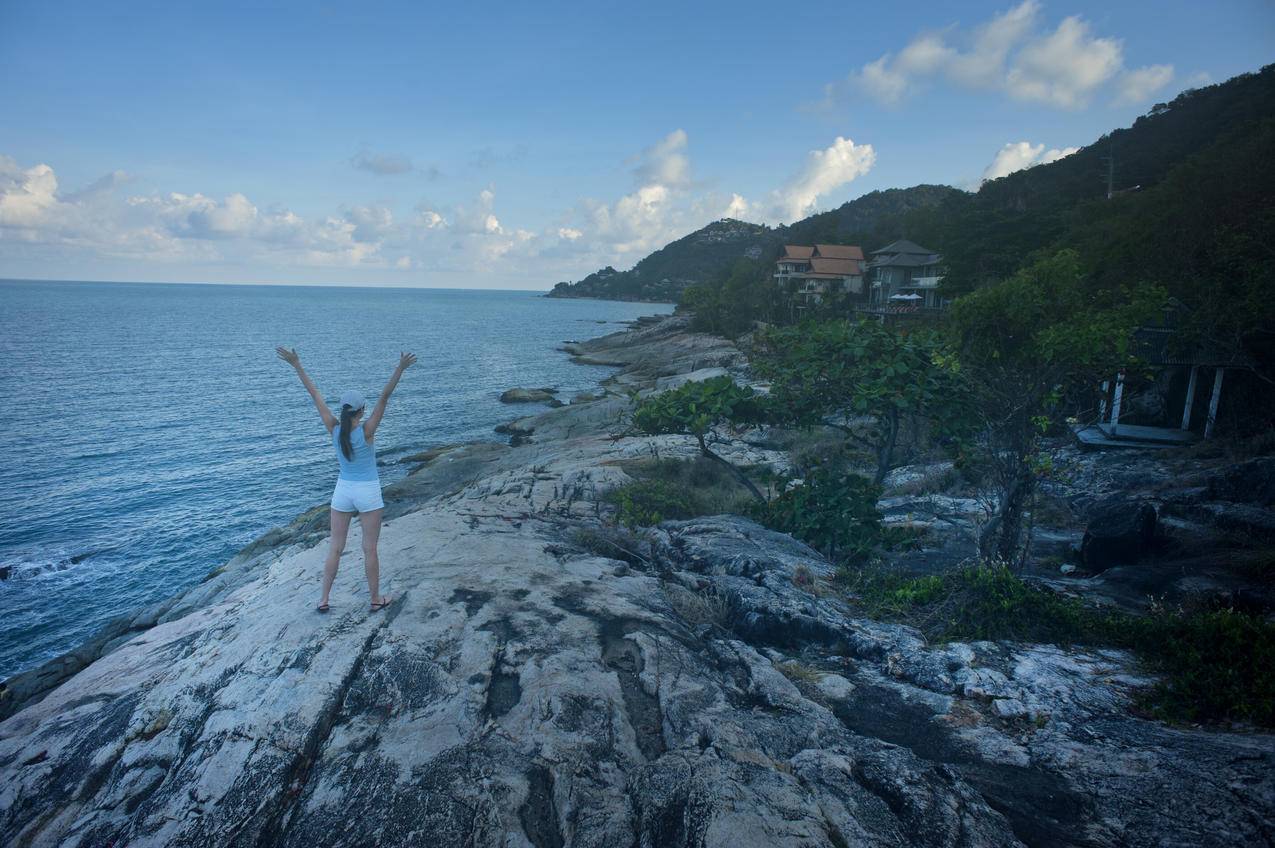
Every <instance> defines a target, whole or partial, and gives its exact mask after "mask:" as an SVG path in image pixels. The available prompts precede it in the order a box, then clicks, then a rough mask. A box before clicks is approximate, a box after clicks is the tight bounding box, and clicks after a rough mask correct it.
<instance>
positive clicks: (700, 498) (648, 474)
mask: <svg viewBox="0 0 1275 848" xmlns="http://www.w3.org/2000/svg"><path fill="white" fill-rule="evenodd" d="M624 470H625V472H626V473H627V474H628V475H629V476H630V477H633V478H635V479H637V480H642V481H653V482H660V483H663V484H665V485H666V486H668V487H670V488H672V489H673V490H675V491H677V492H680V493H682V494H683V495H684V496H685V497H686V498H687V500H688V501H689V503H690V514H689V515H686V516H684V517H686V518H694V517H695V516H699V515H723V514H743V513H745V512H746V511H747V510H748V507H749V504H750V502H751V500H752V499H751V497H750V496H749V495H748V494H746V493H745V492H743V491H741V490H740V486H739V482H738V480H736V478H735V476H734V474H732V473H731V472H730V471H729V470H728V469H727V468H726V467H725V466H723V465H722V464H721V463H719V462H714V461H713V460H711V459H709V458H708V457H705V456H697V457H694V458H692V459H673V458H663V459H653V460H639V461H636V462H631V463H625V465H624ZM664 517H665V518H674V517H681V516H673V515H669V514H666V515H665V516H664Z"/></svg>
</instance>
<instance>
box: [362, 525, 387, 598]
mask: <svg viewBox="0 0 1275 848" xmlns="http://www.w3.org/2000/svg"><path fill="white" fill-rule="evenodd" d="M382 512H384V510H381V509H374V510H372V511H371V512H360V513H359V526H360V527H362V528H363V570H364V571H366V572H367V591H368V593H369V594H370V595H371V596H372V603H373V604H382V603H384V602H385V601H386V599H385V598H384V597H382V596H381V560H380V558H379V557H378V556H377V554H376V543H377V542H378V541H380V538H381V513H382Z"/></svg>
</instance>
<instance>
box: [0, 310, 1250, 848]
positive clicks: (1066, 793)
mask: <svg viewBox="0 0 1275 848" xmlns="http://www.w3.org/2000/svg"><path fill="white" fill-rule="evenodd" d="M565 350H566V351H567V352H568V353H570V354H572V355H573V356H575V357H577V359H578V361H582V362H590V363H595V364H607V365H614V366H616V367H617V368H618V371H617V373H616V374H615V375H613V376H612V377H610V378H608V380H607V381H605V383H604V388H605V390H606V393H605V394H604V395H603V396H601V397H600V398H598V399H595V400H580V401H579V402H573V403H570V404H566V405H563V406H560V407H558V408H555V409H549V410H547V411H545V412H542V413H539V414H535V415H531V416H527V417H525V418H520V419H517V420H515V421H512V422H509V423H507V424H505V425H502V426H503V428H504V432H505V433H506V434H508V435H509V436H510V437H511V438H510V440H509V442H505V441H500V442H497V441H492V442H478V443H468V444H462V445H456V446H451V447H445V448H439V449H435V450H431V451H428V452H426V453H424V454H421V455H419V456H418V457H416V458H415V459H417V460H418V461H419V462H420V467H419V468H418V469H417V470H415V471H414V472H413V473H412V474H410V475H409V476H407V477H406V478H404V479H403V480H401V481H399V482H397V483H395V484H393V485H391V486H389V487H387V488H386V491H385V499H386V510H387V511H386V517H387V524H386V527H385V529H384V531H383V534H382V538H381V558H382V563H383V574H384V576H385V580H386V581H387V582H388V584H389V590H390V591H392V592H394V593H395V594H397V595H398V596H399V600H398V601H397V602H396V603H395V604H394V605H393V607H392V608H391V609H390V610H389V611H388V612H387V613H384V614H379V615H370V614H369V613H368V612H367V610H366V603H365V599H364V598H363V594H362V593H363V591H364V590H363V588H362V569H361V568H360V567H359V564H360V563H359V559H360V556H361V555H360V553H359V539H358V535H359V534H358V532H357V529H356V528H352V531H351V532H352V536H354V538H351V539H350V542H349V550H348V552H347V554H346V556H345V559H346V562H345V563H344V567H343V569H342V571H341V574H340V575H339V577H338V580H337V584H336V589H335V591H334V595H333V611H332V613H331V614H329V615H327V616H319V615H316V614H314V612H313V610H312V603H313V601H314V592H315V583H316V576H317V574H318V572H319V569H320V568H321V563H322V559H323V555H324V546H323V544H322V543H323V542H324V540H325V538H326V507H319V508H316V509H315V510H311V511H310V512H307V513H305V514H303V515H302V516H300V517H298V519H297V520H296V521H294V522H293V523H292V524H290V525H288V526H287V527H284V528H279V529H278V530H275V531H272V532H271V533H269V534H267V535H266V536H263V537H262V538H261V539H259V540H257V541H256V542H254V543H253V544H252V545H250V546H249V547H248V548H245V550H244V551H242V552H241V553H240V554H239V555H238V556H236V557H235V558H234V559H233V560H232V561H231V562H229V563H227V565H226V566H224V567H223V568H221V569H218V571H217V572H215V573H213V574H212V575H210V576H209V578H208V579H207V580H205V581H204V582H203V583H201V584H200V585H198V586H196V587H194V588H192V589H191V590H189V591H187V592H186V593H184V594H182V595H180V596H178V597H176V598H174V599H171V600H170V601H166V602H164V603H163V604H159V605H156V606H154V607H151V608H149V609H146V610H143V611H141V612H139V613H138V614H136V615H134V616H131V617H128V618H127V619H120V620H119V622H117V624H115V625H113V627H112V629H111V630H108V631H107V632H106V633H104V634H103V635H102V636H101V637H99V639H98V640H96V641H95V643H93V644H90V645H87V646H85V647H83V648H82V649H81V650H80V651H78V652H76V653H75V654H72V655H68V657H64V658H62V660H61V661H58V662H55V663H53V664H50V665H48V666H45V667H43V668H42V669H39V670H37V671H36V672H32V673H29V674H28V675H21V676H19V677H18V678H15V679H14V680H11V681H8V683H7V684H6V688H5V690H4V692H3V695H2V697H0V710H2V711H3V712H0V715H3V716H7V717H6V718H5V719H4V720H3V721H2V722H0V843H3V844H5V845H9V844H13V845H21V846H42V845H73V846H97V845H125V844H126V845H129V846H146V845H154V846H167V845H248V844H251V845H259V846H269V845H306V846H310V845H350V846H354V845H363V844H368V843H371V842H374V843H375V844H378V845H384V846H391V845H414V844H420V843H421V842H423V841H429V842H431V843H433V844H437V845H446V846H450V845H481V846H487V845H490V846H496V845H500V846H514V845H522V846H535V848H550V846H568V845H569V846H612V845H637V846H724V845H730V846H731V848H740V846H753V845H756V846H771V845H803V846H833V848H835V847H836V846H846V845H900V844H906V845H926V846H948V845H951V846H957V845H963V846H964V845H968V846H976V845H1020V844H1027V845H1086V846H1087V845H1113V846H1114V845H1134V846H1140V845H1146V846H1151V845H1164V844H1180V845H1219V846H1220V845H1236V844H1270V843H1271V842H1272V841H1275V737H1272V736H1271V735H1269V734H1265V733H1255V732H1247V733H1239V732H1220V731H1214V730H1203V729H1191V728H1180V727H1171V726H1168V725H1165V724H1162V723H1159V722H1155V721H1150V720H1147V719H1144V718H1140V717H1138V716H1136V715H1134V714H1133V713H1132V712H1131V710H1130V704H1131V697H1132V693H1133V692H1135V691H1136V689H1137V687H1139V686H1144V685H1146V684H1147V683H1148V682H1149V680H1148V678H1147V677H1146V675H1145V674H1144V673H1142V672H1141V671H1140V670H1139V668H1138V667H1137V665H1136V663H1135V662H1134V661H1133V658H1132V657H1130V656H1129V655H1127V654H1125V653H1123V652H1120V651H1080V650H1064V649H1061V648H1057V647H1054V646H1049V645H1023V644H1014V643H991V642H980V643H973V644H947V645H942V646H930V645H927V644H926V643H925V641H924V639H923V638H922V637H921V636H920V634H919V633H917V632H916V631H915V630H913V629H911V628H908V627H903V626H899V625H893V624H885V623H881V622H876V621H871V620H865V619H862V618H856V617H855V616H854V615H853V614H852V613H851V612H850V611H849V610H848V609H847V608H846V607H845V605H844V604H843V603H842V602H841V601H840V600H838V598H837V596H836V595H835V594H834V593H831V592H826V591H821V589H820V587H821V585H822V584H823V583H824V582H825V581H827V580H828V578H830V577H831V574H832V568H831V566H830V565H829V564H828V563H827V562H826V561H824V560H823V558H822V557H820V556H819V555H818V554H817V553H815V552H814V551H813V550H811V549H810V548H808V547H806V546H805V545H803V544H801V543H799V542H796V541H794V540H793V539H791V538H790V537H787V536H784V535H781V534H777V533H774V532H771V531H769V530H766V529H764V528H761V527H759V526H757V525H756V524H753V523H752V522H749V521H747V520H745V519H741V518H737V517H734V516H715V517H710V518H701V519H694V520H691V521H680V522H665V523H664V524H662V525H660V527H659V528H657V529H655V530H654V531H653V532H652V533H651V534H650V536H649V537H648V539H647V540H646V541H645V542H644V543H643V545H642V547H641V549H640V550H617V551H614V552H605V553H600V552H599V549H598V548H599V546H598V545H596V544H591V543H590V542H589V541H588V539H589V538H590V536H589V534H590V532H593V531H595V530H596V529H597V528H598V526H599V516H600V512H601V506H600V503H599V495H600V494H602V493H603V492H605V491H606V490H607V489H608V488H610V487H613V486H615V485H617V484H619V483H622V482H625V481H626V480H627V479H628V477H627V475H626V474H625V471H624V468H623V464H624V463H625V462H627V461H630V460H633V459H637V458H641V457H644V456H648V455H650V454H651V453H652V452H654V451H658V453H659V454H660V455H661V456H686V457H689V456H691V455H693V453H694V448H693V445H692V444H691V441H690V440H689V439H686V438H682V437H675V436H661V437H643V436H635V435H632V434H630V433H629V431H628V429H627V426H626V422H625V415H626V412H627V410H628V409H629V408H630V406H631V400H630V399H629V397H628V393H629V392H631V391H636V392H649V391H657V390H661V389H664V388H669V387H672V386H675V385H677V384H679V383H680V382H682V381H685V380H688V379H702V378H704V377H708V376H714V375H716V374H720V373H731V374H734V375H736V376H738V377H740V378H741V379H747V370H746V369H747V362H746V358H745V356H744V355H743V354H742V353H741V352H740V351H739V350H738V349H737V348H736V347H735V346H734V345H732V344H731V343H730V342H728V341H725V340H723V339H719V338H713V337H708V336H703V335H697V334H693V333H690V332H689V331H688V329H687V326H686V319H685V318H682V317H676V316H675V317H670V318H664V319H651V320H644V321H640V322H638V324H637V325H635V326H634V327H633V328H631V329H629V330H626V331H624V332H621V333H616V334H613V335H610V336H605V337H603V338H600V339H595V340H591V341H587V342H580V343H572V344H568V345H567V346H566V347H565ZM724 450H725V451H726V452H727V454H728V455H729V456H730V457H731V458H732V459H733V460H734V461H737V462H740V463H746V464H768V465H771V466H772V467H774V468H776V469H780V470H782V469H783V468H784V466H785V464H786V462H787V459H786V454H785V453H784V452H783V451H780V450H778V449H776V448H775V447H774V446H773V445H770V444H769V443H768V442H767V440H766V439H765V438H761V437H749V436H748V435H747V434H745V435H744V436H743V437H742V438H741V439H739V440H737V441H735V442H734V443H732V444H731V445H730V446H729V448H726V449H724ZM896 482H897V487H896V488H899V489H902V488H904V487H905V485H906V481H896ZM893 497H894V499H895V501H897V502H895V503H886V506H887V519H890V517H891V516H892V515H893V516H894V517H896V518H897V517H898V516H903V515H906V516H907V517H908V520H909V521H911V520H915V519H916V518H917V516H918V515H921V514H922V512H923V509H922V508H921V507H918V506H917V505H916V504H917V503H921V504H922V505H923V506H924V504H929V505H930V507H931V508H932V511H934V512H940V511H942V509H947V510H949V511H954V512H959V510H960V504H958V503H949V502H954V501H956V500H959V499H954V498H948V501H949V502H944V503H943V505H942V506H941V507H939V506H935V504H936V501H935V500H934V499H933V498H930V499H929V500H926V499H924V498H918V497H913V496H910V495H908V494H906V493H901V494H900V493H896V494H895V495H894V496H893ZM935 523H936V524H937V523H940V522H938V520H937V519H935ZM945 523H946V524H947V525H951V526H959V519H957V520H952V519H951V518H950V516H949V517H948V518H947V520H946V521H945ZM934 545H935V550H936V551H940V552H942V551H945V550H947V549H948V548H952V549H953V550H954V551H955V549H956V548H959V541H958V539H957V537H956V536H951V537H946V536H939V537H937V541H936V542H935V543H934ZM952 555H953V556H955V555H957V553H952ZM936 556H937V554H936ZM799 575H801V577H800V579H799Z"/></svg>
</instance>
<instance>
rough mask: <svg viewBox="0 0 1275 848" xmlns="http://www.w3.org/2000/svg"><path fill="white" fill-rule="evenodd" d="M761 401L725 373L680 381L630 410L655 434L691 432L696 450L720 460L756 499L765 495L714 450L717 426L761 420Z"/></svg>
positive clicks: (642, 426)
mask: <svg viewBox="0 0 1275 848" xmlns="http://www.w3.org/2000/svg"><path fill="white" fill-rule="evenodd" d="M764 415H765V404H764V403H763V401H762V399H761V397H760V396H758V395H757V393H756V392H754V391H753V389H752V387H751V386H741V385H739V384H737V383H736V382H735V381H734V380H732V379H731V378H730V377H729V376H727V375H724V374H723V375H722V376H720V377H713V378H711V379H708V380H696V381H692V382H689V383H683V384H682V385H681V386H679V387H677V388H676V389H672V390H670V391H667V392H662V393H660V394H658V395H653V396H652V397H649V398H645V399H643V400H642V401H640V402H639V403H638V405H637V408H636V409H634V411H633V425H634V426H635V427H636V428H637V429H638V430H639V431H641V432H643V433H646V434H648V435H652V436H656V435H662V434H666V433H672V434H678V435H684V436H694V437H695V441H696V443H697V444H698V445H699V451H700V453H701V454H702V455H703V456H705V457H707V458H708V459H711V460H713V461H714V462H717V463H720V464H721V465H722V466H723V467H724V468H726V469H727V470H729V471H730V473H731V475H732V476H733V477H734V478H735V479H736V480H738V481H739V483H740V484H741V485H742V486H744V488H746V489H748V491H749V493H751V494H752V496H753V497H754V498H756V499H757V500H758V501H764V500H765V499H766V498H765V496H763V495H762V493H761V490H759V489H758V488H757V486H756V485H755V484H754V483H753V481H752V480H749V479H748V476H747V475H746V474H744V472H743V471H741V470H740V469H739V468H737V467H735V465H733V464H732V463H731V462H730V461H729V460H727V459H725V458H724V457H722V456H721V455H720V454H718V453H716V452H715V451H714V450H713V449H712V447H711V445H712V444H714V443H715V442H717V441H718V438H719V437H718V434H717V429H716V428H718V427H720V426H721V425H724V424H747V423H754V422H758V421H761V420H762V419H763V417H764Z"/></svg>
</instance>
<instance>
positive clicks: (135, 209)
mask: <svg viewBox="0 0 1275 848" xmlns="http://www.w3.org/2000/svg"><path fill="white" fill-rule="evenodd" d="M1272 59H1275V4H1272V3H1270V2H1265V0H1217V2H1214V3H1211V4H1207V5H1205V6H1202V5H1200V4H1199V3H1198V2H1192V3H1186V2H1175V1H1174V0H1167V1H1166V2H1120V3H1111V2H1074V0H1024V2H1020V3H1013V2H961V3H929V4H917V3H902V2H895V3H878V4H867V3H858V2H846V0H842V2H836V3H832V2H828V3H825V2H808V3H802V4H797V5H795V6H789V7H782V6H776V4H774V3H773V2H768V3H750V2H738V0H737V2H729V3H713V2H697V3H665V2H647V3H641V4H637V3H631V2H628V3H610V2H606V3H591V4H584V3H578V4H566V3H555V2H539V3H508V4H506V3H458V4H447V5H446V7H444V6H442V4H431V3H420V2H374V0H364V2H360V3H348V2H347V3H322V2H319V3H277V2H253V3H234V2H219V3H183V2H171V0H169V2H162V3H131V2H125V0H121V2H112V3H101V2H93V3H65V2H58V0H40V2H14V1H13V0H0V278H21V279H72V280H135V281H166V282H225V283H304V284H344V285H381V286H426V287H449V288H497V289H539V290H544V289H548V288H550V287H552V286H553V284H554V283H556V282H558V281H560V280H576V279H579V278H581V277H583V276H585V275H586V274H588V273H590V272H591V271H594V270H596V269H598V268H600V267H602V266H604V265H613V266H615V267H617V268H621V269H623V268H628V267H631V266H632V265H633V264H634V263H635V262H636V261H637V260H639V259H641V258H642V257H643V256H645V255H646V254H648V253H650V252H651V251H652V250H655V249H658V248H659V247H662V246H663V245H664V244H666V243H668V242H669V241H671V240H673V239H676V238H679V237H681V236H683V235H686V234H687V233H689V232H691V231H693V230H695V229H697V228H698V227H700V226H703V225H704V224H706V223H708V222H710V221H713V220H716V219H718V218H722V217H733V218H740V219H743V220H748V221H754V222H758V223H765V224H769V225H776V224H779V223H790V222H792V221H795V220H798V219H800V218H802V217H805V216H807V215H809V214H812V213H814V212H818V211H821V210H825V209H831V208H835V207H837V206H839V205H841V204H842V203H844V202H845V201H847V200H851V199H853V198H855V197H858V196H860V195H863V194H865V193H867V192H870V191H873V190H877V189H884V188H892V187H905V186H910V185H915V184H918V183H946V184H949V185H955V186H958V187H961V188H966V189H976V188H977V186H978V185H979V183H980V181H981V180H984V179H992V178H995V177H997V176H1003V175H1004V174H1006V173H1010V172H1011V171H1013V170H1017V169H1019V168H1023V167H1030V166H1032V165H1034V164H1039V163H1041V162H1047V161H1051V160H1053V159H1056V158H1058V157H1061V156H1065V155H1067V154H1068V153H1070V152H1072V151H1073V150H1074V149H1075V148H1077V147H1079V146H1083V145H1085V144H1088V143H1090V142H1092V141H1094V140H1095V139H1096V138H1098V137H1099V136H1101V135H1102V134H1103V133H1104V132H1106V131H1108V130H1110V129H1113V128H1115V127H1119V126H1127V125H1129V124H1130V123H1132V121H1133V120H1134V119H1136V118H1137V117H1138V116H1139V115H1141V114H1143V113H1145V112H1146V111H1147V110H1148V109H1149V108H1150V107H1151V106H1152V105H1153V104H1154V103H1157V102H1163V101H1167V100H1170V99H1172V98H1173V97H1174V96H1175V95H1176V94H1178V93H1179V92H1181V91H1182V90H1184V89H1187V88H1196V87H1200V86H1203V85H1208V84H1212V83H1216V82H1222V81H1224V80H1226V79H1228V78H1229V77H1232V76H1234V75H1236V74H1238V73H1243V72H1245V71H1254V70H1257V69H1258V68H1260V67H1261V66H1262V65H1264V64H1266V63H1269V62H1270V61H1272Z"/></svg>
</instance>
